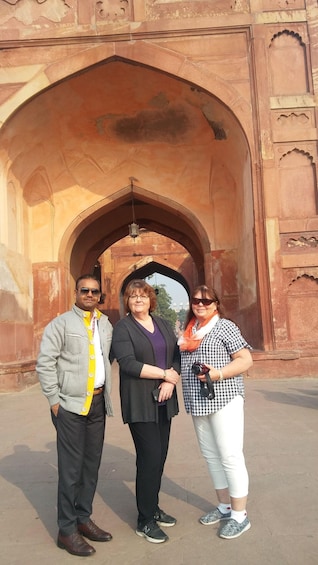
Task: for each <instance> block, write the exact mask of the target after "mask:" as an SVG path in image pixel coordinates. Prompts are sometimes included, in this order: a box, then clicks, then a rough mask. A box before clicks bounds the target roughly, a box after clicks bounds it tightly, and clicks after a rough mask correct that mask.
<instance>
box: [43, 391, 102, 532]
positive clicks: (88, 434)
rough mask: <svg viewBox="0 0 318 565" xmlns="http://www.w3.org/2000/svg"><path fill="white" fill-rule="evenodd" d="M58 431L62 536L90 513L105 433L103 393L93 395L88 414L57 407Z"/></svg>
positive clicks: (83, 521) (55, 421)
mask: <svg viewBox="0 0 318 565" xmlns="http://www.w3.org/2000/svg"><path fill="white" fill-rule="evenodd" d="M52 421H53V424H54V426H55V428H56V431H57V457H58V474H59V477H58V496H57V523H58V526H59V531H60V533H61V534H62V535H64V536H68V535H70V534H72V533H73V532H75V531H76V529H77V524H78V523H85V522H87V521H88V519H89V517H90V516H91V514H92V507H93V498H94V495H95V491H96V486H97V479H98V470H99V466H100V462H101V457H102V451H103V445H104V435H105V401H104V395H103V394H99V395H96V396H94V397H93V401H92V405H91V408H90V411H89V413H88V415H87V416H79V415H78V414H73V413H72V412H68V411H66V410H64V409H63V408H62V407H61V406H60V407H59V411H58V415H57V418H56V417H55V416H54V414H53V413H52Z"/></svg>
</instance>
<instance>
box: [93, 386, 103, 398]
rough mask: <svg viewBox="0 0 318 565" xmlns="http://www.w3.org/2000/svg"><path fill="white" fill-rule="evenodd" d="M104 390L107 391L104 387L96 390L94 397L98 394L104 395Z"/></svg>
mask: <svg viewBox="0 0 318 565" xmlns="http://www.w3.org/2000/svg"><path fill="white" fill-rule="evenodd" d="M104 389H105V387H104V385H103V386H100V387H98V388H94V392H93V396H96V395H97V394H102V393H103V392H104Z"/></svg>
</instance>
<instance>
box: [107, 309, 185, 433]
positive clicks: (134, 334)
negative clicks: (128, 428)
mask: <svg viewBox="0 0 318 565" xmlns="http://www.w3.org/2000/svg"><path fill="white" fill-rule="evenodd" d="M153 319H154V320H155V322H156V323H157V325H158V327H159V329H160V331H161V333H162V335H163V337H164V339H165V342H166V347H167V359H166V367H165V368H166V369H169V368H170V367H173V368H174V369H175V370H176V371H177V372H178V373H180V354H179V348H178V346H177V340H176V337H175V335H174V333H173V331H172V328H171V326H170V324H169V323H168V322H167V321H166V320H163V319H162V318H159V317H157V316H153ZM112 356H113V357H114V358H116V359H117V361H118V363H119V368H120V371H119V375H120V400H121V411H122V417H123V421H124V423H125V424H126V423H133V422H158V410H159V409H160V410H161V408H158V403H157V402H155V400H154V399H153V396H152V391H153V390H154V389H155V388H156V387H158V386H159V384H160V383H161V382H162V380H161V379H145V378H140V373H141V370H142V367H143V365H144V364H145V363H146V364H149V365H156V360H155V354H154V350H153V347H152V344H151V342H150V340H149V339H148V337H147V336H146V334H145V333H144V332H143V331H142V329H141V328H140V327H139V326H138V324H137V323H136V322H135V320H134V318H133V316H131V315H130V314H129V315H128V316H126V317H125V318H123V319H122V320H120V321H119V322H117V324H116V325H115V327H114V332H113V342H112ZM178 412H179V407H178V399H177V393H176V389H174V392H173V395H172V397H171V398H170V399H169V400H168V401H167V416H168V418H169V419H170V418H172V417H173V416H175V415H176V414H178Z"/></svg>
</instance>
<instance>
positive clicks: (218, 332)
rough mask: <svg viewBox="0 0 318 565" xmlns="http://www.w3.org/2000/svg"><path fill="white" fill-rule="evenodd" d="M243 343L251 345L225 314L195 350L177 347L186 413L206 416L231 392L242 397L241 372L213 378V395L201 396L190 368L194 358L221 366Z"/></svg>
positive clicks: (224, 400) (242, 382)
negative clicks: (228, 376) (178, 349)
mask: <svg viewBox="0 0 318 565" xmlns="http://www.w3.org/2000/svg"><path fill="white" fill-rule="evenodd" d="M244 347H246V348H248V349H252V348H251V346H250V345H249V344H248V343H247V342H246V341H245V339H244V338H243V336H242V334H241V332H240V330H239V328H238V327H237V325H236V324H234V322H231V321H230V320H227V319H226V318H220V319H219V320H218V321H217V323H216V324H215V326H214V327H213V328H212V330H211V331H210V332H209V333H208V334H207V335H206V336H205V337H204V338H203V340H202V341H201V344H200V346H199V347H198V348H197V349H196V350H195V351H192V352H189V351H181V377H182V388H183V398H184V405H185V409H186V411H187V412H188V413H190V414H192V415H193V416H206V415H207V414H211V413H212V412H217V411H218V410H221V408H224V406H226V404H228V403H229V402H230V401H231V400H232V399H233V398H235V396H238V395H241V396H243V398H244V381H243V376H242V375H237V376H236V377H231V378H227V379H224V380H222V381H214V382H213V384H214V390H215V398H214V399H213V400H208V399H207V398H202V397H201V395H200V381H199V379H198V377H197V376H196V375H194V373H193V372H192V369H191V368H192V365H193V363H196V362H198V363H205V364H206V365H212V366H213V367H215V369H222V368H223V367H225V365H228V364H229V363H230V362H231V361H232V357H231V355H232V354H233V353H237V352H238V351H240V350H241V349H243V348H244Z"/></svg>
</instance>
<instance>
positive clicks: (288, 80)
mask: <svg viewBox="0 0 318 565" xmlns="http://www.w3.org/2000/svg"><path fill="white" fill-rule="evenodd" d="M269 47H270V52H269V54H270V70H271V83H272V94H273V95H280V96H284V95H285V96H286V95H291V94H305V93H306V92H309V81H308V66H307V58H306V46H305V44H304V42H303V39H302V37H301V36H300V35H299V33H296V32H295V31H293V30H288V29H284V30H282V31H279V32H278V33H276V34H275V35H274V36H273V37H272V40H271V43H270V46H269Z"/></svg>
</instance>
